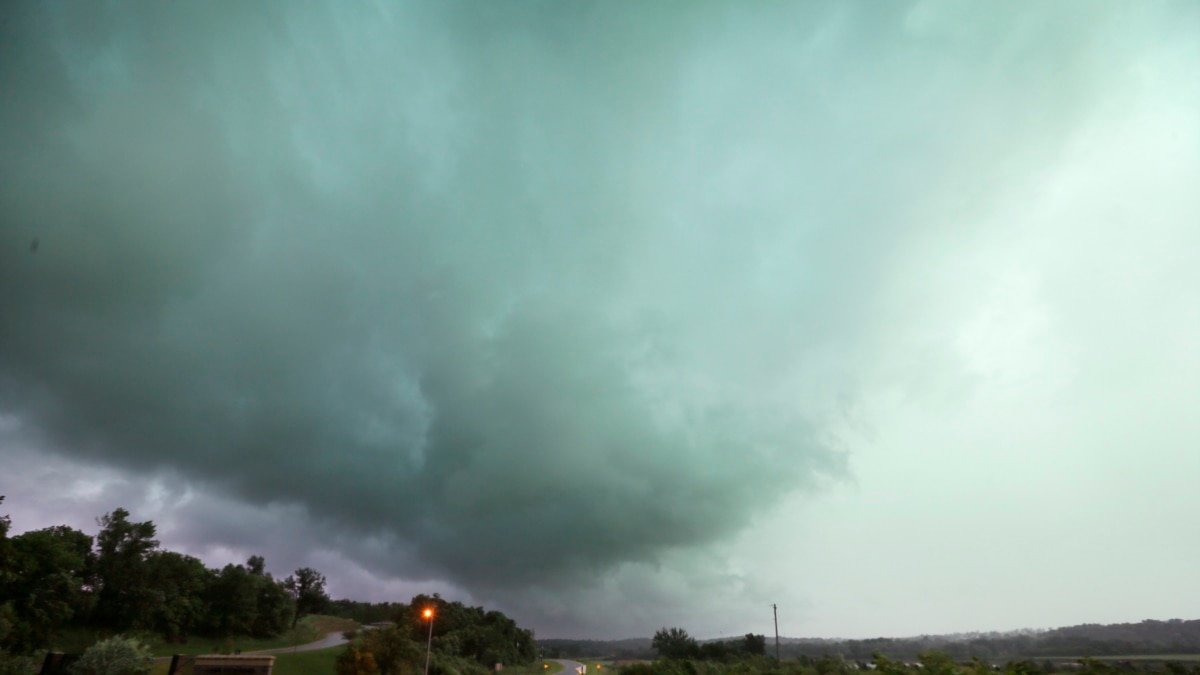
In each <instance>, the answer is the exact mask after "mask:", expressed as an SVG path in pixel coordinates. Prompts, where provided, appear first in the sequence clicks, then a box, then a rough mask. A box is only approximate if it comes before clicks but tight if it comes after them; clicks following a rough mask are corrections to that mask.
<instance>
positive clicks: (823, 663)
mask: <svg viewBox="0 0 1200 675" xmlns="http://www.w3.org/2000/svg"><path fill="white" fill-rule="evenodd" d="M1144 623H1146V622H1143V624H1144ZM1181 623H1182V622H1176V623H1174V625H1175V626H1179V625H1180V624H1181ZM1126 626H1128V624H1127V625H1126ZM1143 628H1144V629H1145V628H1147V627H1145V626H1143ZM827 643H829V644H836V642H835V641H827ZM764 646H765V640H764V639H763V636H761V635H753V634H747V635H746V636H745V638H744V639H742V640H733V641H711V642H704V643H701V642H697V641H696V640H695V639H694V638H692V637H690V636H689V635H688V634H687V631H685V630H683V629H681V628H663V629H661V630H659V631H658V632H657V633H655V635H654V638H653V639H652V640H651V647H652V649H653V650H654V651H655V652H656V653H657V656H658V659H657V660H655V661H650V662H647V661H643V662H639V663H632V664H629V665H626V666H623V667H622V668H621V669H620V675H725V674H727V673H737V674H738V675H755V674H762V675H862V673H863V672H864V671H868V672H869V671H875V672H876V673H878V675H997V674H998V673H1004V674H1005V675H1051V674H1053V673H1078V674H1079V675H1124V674H1126V673H1135V672H1145V673H1167V674H1168V675H1200V661H1194V660H1187V659H1182V660H1181V659H1179V658H1177V657H1176V658H1172V657H1170V656H1166V655H1164V657H1163V658H1162V659H1139V660H1134V659H1112V660H1108V661H1104V660H1099V659H1093V658H1089V657H1083V658H1078V657H1076V658H1066V659H1064V658H1057V659H1042V660H1040V661H1039V660H1037V659H1033V658H1016V659H1010V660H1008V661H1003V662H999V663H998V662H995V661H993V660H991V659H985V658H980V657H979V656H969V657H956V656H954V655H952V654H949V653H947V652H945V651H941V650H938V649H925V650H922V651H920V652H919V653H917V654H916V655H915V656H913V657H912V658H903V657H897V656H895V655H889V654H885V653H883V652H881V651H876V652H874V653H873V654H871V655H870V656H868V657H867V658H865V659H858V658H854V657H848V656H847V655H845V654H841V653H829V652H826V653H823V654H821V655H819V656H810V655H808V654H800V655H798V656H795V657H790V658H781V659H779V660H777V659H775V658H773V657H771V656H767V655H765V654H764V651H765V649H764ZM1126 653H1131V652H1126Z"/></svg>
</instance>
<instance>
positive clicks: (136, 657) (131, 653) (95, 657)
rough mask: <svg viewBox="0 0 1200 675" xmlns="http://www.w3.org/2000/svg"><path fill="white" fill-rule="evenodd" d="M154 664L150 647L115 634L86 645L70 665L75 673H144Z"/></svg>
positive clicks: (89, 674)
mask: <svg viewBox="0 0 1200 675" xmlns="http://www.w3.org/2000/svg"><path fill="white" fill-rule="evenodd" d="M153 665H154V657H152V656H151V655H150V649H149V648H148V647H147V646H146V645H144V644H142V643H141V642H138V641H137V640H136V639H133V638H127V637H122V636H120V635H117V636H115V637H111V638H109V639H107V640H101V641H100V642H97V643H96V644H94V645H92V646H91V647H88V649H87V651H85V652H84V653H83V656H81V657H79V660H78V661H76V662H75V665H73V666H71V672H72V673H75V675H145V674H146V673H149V672H150V669H151V668H152V667H153Z"/></svg>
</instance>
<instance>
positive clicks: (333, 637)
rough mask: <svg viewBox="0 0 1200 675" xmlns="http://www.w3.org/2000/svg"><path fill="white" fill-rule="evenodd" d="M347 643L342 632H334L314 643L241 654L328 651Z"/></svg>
mask: <svg viewBox="0 0 1200 675" xmlns="http://www.w3.org/2000/svg"><path fill="white" fill-rule="evenodd" d="M347 642H349V641H348V640H347V639H346V638H344V637H342V631H340V630H339V631H334V632H332V633H326V634H325V637H323V638H321V639H320V640H316V641H314V642H309V643H306V644H302V645H292V646H291V647H276V648H274V649H259V650H257V651H253V652H242V653H243V654H290V653H291V652H313V651H316V650H318V649H328V648H330V647H336V646H338V645H344V644H346V643H347Z"/></svg>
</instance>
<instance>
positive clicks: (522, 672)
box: [500, 660, 563, 675]
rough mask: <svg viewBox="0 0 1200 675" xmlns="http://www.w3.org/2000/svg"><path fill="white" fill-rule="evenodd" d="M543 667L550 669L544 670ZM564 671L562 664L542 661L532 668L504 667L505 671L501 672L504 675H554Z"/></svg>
mask: <svg viewBox="0 0 1200 675" xmlns="http://www.w3.org/2000/svg"><path fill="white" fill-rule="evenodd" d="M543 665H545V666H549V668H543V667H542V666H543ZM562 669H563V667H562V664H561V663H555V662H554V661H547V660H542V661H538V662H537V663H534V664H533V665H532V666H504V670H502V671H500V672H501V673H502V675H554V674H555V673H558V672H560V671H562Z"/></svg>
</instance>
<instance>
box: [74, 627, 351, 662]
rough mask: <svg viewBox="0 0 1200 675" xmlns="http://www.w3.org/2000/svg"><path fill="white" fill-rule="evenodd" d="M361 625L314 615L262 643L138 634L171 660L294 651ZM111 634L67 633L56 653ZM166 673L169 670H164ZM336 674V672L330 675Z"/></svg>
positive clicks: (81, 647) (244, 639)
mask: <svg viewBox="0 0 1200 675" xmlns="http://www.w3.org/2000/svg"><path fill="white" fill-rule="evenodd" d="M357 626H358V624H357V623H356V622H354V621H352V620H350V619H341V618H338V617H335V616H323V615H310V616H306V617H304V618H303V619H301V620H300V621H299V622H298V623H297V624H296V626H295V627H294V628H292V629H290V630H288V631H287V632H285V633H283V634H281V635H279V636H277V637H273V638H265V639H258V638H252V637H246V636H243V637H235V638H230V639H220V638H206V637H198V636H197V637H192V638H191V639H189V640H188V641H187V642H185V643H183V644H180V643H176V642H164V641H163V640H162V638H160V637H159V636H157V635H153V634H141V633H139V634H135V635H136V637H137V638H138V639H140V640H141V641H142V642H144V643H146V645H147V646H148V647H150V652H151V653H152V654H154V655H155V656H170V655H172V654H215V653H230V652H232V653H238V652H252V651H258V650H260V649H276V648H279V647H291V646H293V645H302V644H307V643H309V642H313V641H315V640H319V639H321V638H322V637H324V636H325V634H326V633H334V632H340V631H344V630H349V629H351V628H356V627H357ZM108 636H109V634H106V633H102V632H99V631H95V630H91V629H84V628H74V629H70V630H66V631H63V633H62V634H61V635H60V636H59V637H58V638H57V639H55V641H54V646H53V647H52V651H57V652H68V653H79V652H82V651H83V650H85V649H87V648H88V647H89V646H91V645H92V644H94V643H95V642H96V641H97V640H102V639H104V638H106V637H108ZM163 672H164V673H165V672H166V670H165V669H164V670H163ZM330 672H332V671H330Z"/></svg>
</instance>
